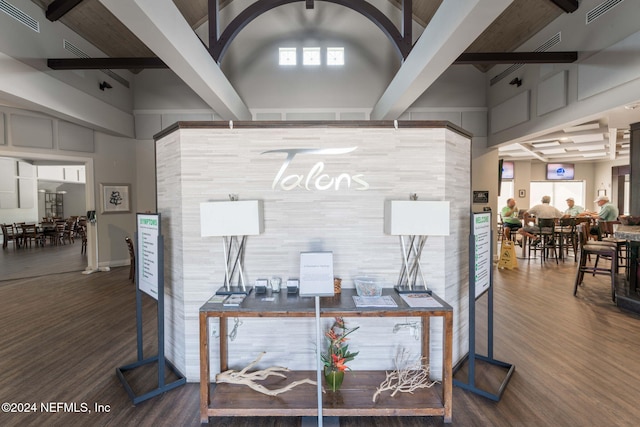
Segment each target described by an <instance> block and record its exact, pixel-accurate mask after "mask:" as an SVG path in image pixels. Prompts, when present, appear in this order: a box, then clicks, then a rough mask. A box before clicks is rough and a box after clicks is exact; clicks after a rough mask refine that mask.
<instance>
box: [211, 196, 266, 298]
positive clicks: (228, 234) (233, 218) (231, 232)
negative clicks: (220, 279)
mask: <svg viewBox="0 0 640 427" xmlns="http://www.w3.org/2000/svg"><path fill="white" fill-rule="evenodd" d="M263 231H264V219H263V215H262V201H260V200H246V201H245V200H243V201H239V200H231V201H218V202H208V203H200V235H201V236H202V237H210V236H214V237H222V249H223V253H224V265H225V272H224V286H222V287H221V288H220V289H218V290H217V291H216V294H217V295H231V294H245V295H249V293H250V292H251V287H250V286H246V285H245V281H244V271H243V270H244V266H243V263H244V250H245V247H246V242H247V236H254V235H258V234H260V233H262V232H263ZM234 279H235V283H234Z"/></svg>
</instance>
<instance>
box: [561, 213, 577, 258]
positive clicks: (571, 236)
mask: <svg viewBox="0 0 640 427" xmlns="http://www.w3.org/2000/svg"><path fill="white" fill-rule="evenodd" d="M557 234H558V241H559V243H560V256H561V258H562V261H563V262H564V259H565V258H568V257H569V250H572V251H573V260H574V262H578V236H577V235H576V219H575V218H560V219H559V220H558V229H557Z"/></svg>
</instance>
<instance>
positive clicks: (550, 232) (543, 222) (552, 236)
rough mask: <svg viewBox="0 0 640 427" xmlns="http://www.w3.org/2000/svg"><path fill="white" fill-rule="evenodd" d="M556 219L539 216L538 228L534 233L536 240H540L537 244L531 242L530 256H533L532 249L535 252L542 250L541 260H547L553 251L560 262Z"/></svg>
mask: <svg viewBox="0 0 640 427" xmlns="http://www.w3.org/2000/svg"><path fill="white" fill-rule="evenodd" d="M555 225H556V220H555V218H538V220H537V226H538V229H537V231H536V232H535V233H534V234H535V235H536V240H538V241H539V243H538V244H537V245H532V244H531V243H530V244H529V257H531V251H533V252H534V253H535V252H537V251H540V262H542V261H545V260H546V259H547V258H548V257H549V255H550V254H551V253H553V257H554V258H555V259H556V264H558V251H557V249H556V242H555V240H556V231H555Z"/></svg>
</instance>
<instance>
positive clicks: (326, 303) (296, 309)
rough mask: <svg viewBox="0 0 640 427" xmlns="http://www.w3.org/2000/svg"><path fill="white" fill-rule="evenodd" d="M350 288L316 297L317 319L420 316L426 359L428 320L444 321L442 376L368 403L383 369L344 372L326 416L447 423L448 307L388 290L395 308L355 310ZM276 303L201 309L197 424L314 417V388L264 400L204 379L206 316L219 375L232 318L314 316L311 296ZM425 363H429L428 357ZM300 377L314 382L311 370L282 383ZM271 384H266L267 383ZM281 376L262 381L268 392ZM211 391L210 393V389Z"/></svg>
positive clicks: (279, 298) (253, 300) (280, 297)
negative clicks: (213, 320) (419, 304)
mask: <svg viewBox="0 0 640 427" xmlns="http://www.w3.org/2000/svg"><path fill="white" fill-rule="evenodd" d="M353 295H355V290H354V289H343V290H342V293H341V294H338V295H336V296H334V297H326V298H321V299H320V307H321V308H320V311H321V314H320V315H321V316H322V317H347V318H348V317H419V318H421V320H422V355H423V356H425V357H427V358H428V357H429V320H430V318H431V317H434V316H438V317H442V318H443V327H444V330H443V355H442V358H443V365H442V366H443V372H442V385H441V386H434V387H432V388H428V389H421V390H417V391H416V392H414V393H413V394H410V393H400V394H399V395H396V397H393V398H392V397H390V396H389V393H383V394H382V395H381V396H380V397H379V398H378V400H377V402H375V403H374V402H373V401H372V397H373V394H374V392H375V390H376V387H377V386H379V385H380V383H381V382H382V381H383V380H384V378H385V372H384V371H349V373H348V374H347V375H345V380H344V383H343V385H342V388H341V390H340V391H339V392H337V393H327V394H325V395H324V396H323V409H322V412H323V415H325V416H376V417H380V416H443V417H444V422H446V423H450V422H451V412H452V411H451V404H452V402H451V400H452V383H453V382H452V360H451V359H452V345H453V332H452V330H453V309H452V308H451V306H449V305H448V304H447V303H446V302H444V301H442V300H441V299H440V298H438V297H437V296H436V295H433V296H434V298H435V299H436V300H437V301H438V302H439V303H440V304H441V305H442V307H441V308H412V307H409V306H408V305H407V304H406V303H405V302H404V300H402V298H400V297H399V296H398V295H397V294H396V293H395V291H393V290H392V289H385V290H384V292H383V295H392V296H393V298H394V300H395V301H396V303H397V304H398V307H394V308H374V307H371V308H369V307H367V308H362V307H356V306H355V304H354V302H353V298H352V296H353ZM273 296H274V297H275V298H276V301H275V302H263V301H261V300H260V298H261V297H262V296H261V295H260V296H258V297H256V296H255V295H254V294H253V293H252V294H251V295H249V296H248V297H247V298H245V300H244V302H243V303H242V304H241V305H240V306H239V307H224V306H223V305H222V304H219V303H218V304H215V303H209V302H207V303H205V304H204V305H203V306H202V307H200V421H201V422H202V423H203V424H208V423H209V417H212V416H244V417H246V416H289V417H291V416H317V415H318V408H317V395H316V386H312V385H308V384H305V385H301V386H298V387H296V388H295V389H294V390H292V391H289V392H285V393H282V394H280V395H278V396H267V395H264V394H261V393H258V392H256V391H253V390H251V389H249V388H248V387H246V386H242V385H237V384H222V383H221V384H217V385H212V384H210V381H209V376H210V367H209V337H210V332H209V318H210V317H217V318H218V319H219V320H220V326H219V328H220V329H219V330H220V371H221V372H223V371H226V370H227V369H229V367H228V354H227V353H228V342H227V335H228V325H227V319H228V318H230V317H231V318H233V317H315V303H314V298H300V297H299V296H297V295H295V296H289V295H287V293H286V292H280V294H273ZM427 360H428V359H427ZM300 378H311V379H313V380H315V379H316V372H315V371H296V372H291V373H290V374H289V375H288V376H287V383H288V382H291V381H294V380H296V379H300ZM269 381H271V383H270V382H269ZM278 381H282V379H280V378H276V379H273V380H267V381H265V382H263V384H264V385H265V386H267V387H269V388H277V387H281V385H280V386H279V385H277V383H278ZM212 389H213V390H212Z"/></svg>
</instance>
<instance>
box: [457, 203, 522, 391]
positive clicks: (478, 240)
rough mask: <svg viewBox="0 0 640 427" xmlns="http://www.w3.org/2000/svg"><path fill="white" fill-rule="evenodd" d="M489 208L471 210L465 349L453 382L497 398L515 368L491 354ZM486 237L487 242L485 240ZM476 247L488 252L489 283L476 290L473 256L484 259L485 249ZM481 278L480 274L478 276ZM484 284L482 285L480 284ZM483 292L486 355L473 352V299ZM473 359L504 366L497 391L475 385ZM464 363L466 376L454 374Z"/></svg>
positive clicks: (474, 362)
mask: <svg viewBox="0 0 640 427" xmlns="http://www.w3.org/2000/svg"><path fill="white" fill-rule="evenodd" d="M487 216H488V228H484V229H483V231H482V232H478V227H477V224H478V221H479V219H481V220H482V223H485V222H486V221H485V218H486V217H487ZM491 224H493V222H492V219H491V212H481V213H472V215H471V224H470V225H471V233H470V234H469V353H468V354H467V355H466V356H465V357H463V358H462V360H460V362H458V363H457V364H456V366H454V368H453V373H454V380H453V384H454V385H456V386H458V387H461V388H463V389H465V390H469V391H471V392H473V393H476V394H479V395H481V396H484V397H487V398H489V399H491V400H494V401H499V400H500V398H501V397H502V393H503V392H504V390H505V388H506V387H507V384H508V383H509V380H510V379H511V376H512V375H513V372H514V371H515V368H516V367H515V365H512V364H510V363H507V362H502V361H500V360H496V359H494V357H493V263H492V262H491V257H492V256H493V242H494V236H493V232H492V231H491ZM486 239H488V242H487V240H486ZM480 249H484V251H488V255H489V265H488V267H489V269H488V270H489V277H488V280H489V284H488V287H487V289H481V291H480V292H478V289H476V286H477V283H476V282H477V279H478V278H479V277H477V271H478V268H477V267H478V266H479V265H477V260H479V259H486V256H487V253H486V252H481V251H480ZM480 267H486V265H484V264H483V265H480ZM480 278H482V279H484V277H480ZM481 287H483V288H484V286H481ZM485 294H486V295H487V298H488V300H487V355H486V356H484V355H479V354H476V301H477V300H478V298H480V297H482V296H483V295H485ZM477 361H482V362H486V363H488V364H490V365H494V366H498V367H500V368H504V369H506V371H507V372H506V375H505V377H504V378H503V380H502V382H501V383H500V386H499V387H498V390H497V392H491V391H487V390H483V389H481V388H480V387H478V386H477V385H476V368H480V366H476V362H477ZM465 364H467V365H468V369H467V378H466V380H462V379H456V378H455V374H456V373H457V372H459V371H460V369H461V368H462V367H463V366H464V365H465Z"/></svg>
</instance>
